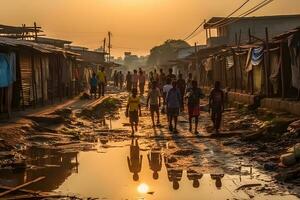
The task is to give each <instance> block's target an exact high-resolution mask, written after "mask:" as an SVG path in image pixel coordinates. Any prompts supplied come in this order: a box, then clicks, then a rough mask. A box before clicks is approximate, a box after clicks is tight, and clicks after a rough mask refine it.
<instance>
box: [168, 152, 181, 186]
mask: <svg viewBox="0 0 300 200" xmlns="http://www.w3.org/2000/svg"><path fill="white" fill-rule="evenodd" d="M165 165H166V168H167V172H168V179H169V181H170V182H172V183H173V189H174V190H178V189H179V181H180V180H181V178H182V169H174V168H173V167H172V166H171V165H170V164H169V161H168V158H166V157H165Z"/></svg>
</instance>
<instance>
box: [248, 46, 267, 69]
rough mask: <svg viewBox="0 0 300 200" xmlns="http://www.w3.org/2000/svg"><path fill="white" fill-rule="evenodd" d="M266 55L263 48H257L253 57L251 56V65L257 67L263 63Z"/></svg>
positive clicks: (253, 52)
mask: <svg viewBox="0 0 300 200" xmlns="http://www.w3.org/2000/svg"><path fill="white" fill-rule="evenodd" d="M263 55H264V48H263V47H257V48H254V49H253V50H252V56H251V63H252V65H254V66H257V65H259V64H260V63H261V61H262V60H263Z"/></svg>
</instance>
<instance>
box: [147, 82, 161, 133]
mask: <svg viewBox="0 0 300 200" xmlns="http://www.w3.org/2000/svg"><path fill="white" fill-rule="evenodd" d="M160 96H161V94H160V90H159V88H158V87H157V82H155V81H154V82H153V84H152V88H151V89H150V90H149V93H148V98H147V107H149V103H150V112H151V119H152V124H153V127H154V126H155V122H154V114H155V113H156V116H157V125H160V121H159V107H160V103H161V102H160Z"/></svg>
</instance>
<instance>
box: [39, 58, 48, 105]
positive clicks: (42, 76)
mask: <svg viewBox="0 0 300 200" xmlns="http://www.w3.org/2000/svg"><path fill="white" fill-rule="evenodd" d="M40 68H41V85H42V105H44V99H45V95H44V79H43V78H44V71H43V70H44V69H43V61H42V57H41V56H40ZM46 81H47V80H46Z"/></svg>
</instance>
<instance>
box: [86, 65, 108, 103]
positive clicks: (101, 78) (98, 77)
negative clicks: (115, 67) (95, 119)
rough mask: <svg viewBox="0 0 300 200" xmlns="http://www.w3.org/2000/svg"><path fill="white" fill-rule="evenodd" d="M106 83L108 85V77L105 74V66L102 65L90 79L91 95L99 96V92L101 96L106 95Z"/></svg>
mask: <svg viewBox="0 0 300 200" xmlns="http://www.w3.org/2000/svg"><path fill="white" fill-rule="evenodd" d="M106 85H107V77H106V74H105V70H104V67H101V69H100V70H99V71H98V72H97V73H96V72H94V73H93V75H92V77H91V79H90V86H91V92H90V93H91V97H94V98H97V94H98V97H99V98H100V97H101V96H104V93H105V87H106ZM97 88H98V90H97Z"/></svg>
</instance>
